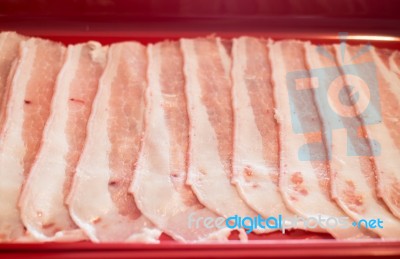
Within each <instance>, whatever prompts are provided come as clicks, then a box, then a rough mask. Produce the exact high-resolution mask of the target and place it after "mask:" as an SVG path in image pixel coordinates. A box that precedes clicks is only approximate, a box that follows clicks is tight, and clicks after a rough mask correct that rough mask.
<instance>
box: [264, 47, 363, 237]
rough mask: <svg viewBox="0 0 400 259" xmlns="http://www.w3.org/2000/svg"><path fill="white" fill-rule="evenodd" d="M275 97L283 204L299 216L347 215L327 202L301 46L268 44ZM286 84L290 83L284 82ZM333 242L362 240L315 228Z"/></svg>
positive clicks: (347, 232) (324, 160) (324, 162)
mask: <svg viewBox="0 0 400 259" xmlns="http://www.w3.org/2000/svg"><path fill="white" fill-rule="evenodd" d="M270 50H271V51H270V57H271V63H272V68H273V69H272V71H273V73H272V74H273V81H274V87H275V88H274V97H275V103H276V109H277V114H276V115H277V119H278V123H279V129H280V135H279V136H280V148H281V149H280V167H281V170H280V182H279V187H280V190H281V193H282V195H283V197H284V200H285V202H286V204H287V205H288V206H289V207H290V208H291V209H292V210H293V212H295V213H297V214H299V215H301V216H303V217H313V216H316V215H320V216H321V217H322V218H325V220H327V219H328V218H330V217H336V218H339V217H346V215H345V214H344V213H343V211H342V210H341V209H340V208H339V207H338V206H337V205H336V204H335V203H334V201H333V200H331V198H330V194H329V187H330V180H331V179H330V175H329V167H328V157H327V153H326V149H325V143H324V139H323V137H322V132H323V126H322V121H321V119H320V116H319V111H318V108H317V105H316V103H315V99H314V95H313V90H312V87H313V86H312V80H311V79H310V74H309V72H308V68H307V64H306V57H305V49H304V43H303V42H300V41H280V42H276V43H271V44H270ZM289 80H290V81H289ZM314 230H315V231H327V232H329V233H330V234H331V235H332V236H334V237H335V238H339V239H343V238H356V237H360V236H363V234H362V232H361V231H359V230H358V229H353V228H348V229H343V228H322V229H318V228H315V229H314Z"/></svg>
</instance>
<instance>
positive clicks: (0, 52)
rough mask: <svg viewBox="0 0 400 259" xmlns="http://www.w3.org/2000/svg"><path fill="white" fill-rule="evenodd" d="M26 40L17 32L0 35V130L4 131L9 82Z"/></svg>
mask: <svg viewBox="0 0 400 259" xmlns="http://www.w3.org/2000/svg"><path fill="white" fill-rule="evenodd" d="M23 40H26V38H25V37H24V36H22V35H19V34H17V33H15V32H1V33H0V130H1V129H2V127H3V126H2V125H3V119H4V114H5V110H6V105H7V98H8V93H9V86H10V85H11V84H10V83H7V80H8V79H9V80H11V79H12V78H9V75H10V77H12V76H13V73H14V70H15V67H16V65H17V61H18V60H17V59H18V51H19V44H20V43H21V42H22V41H23Z"/></svg>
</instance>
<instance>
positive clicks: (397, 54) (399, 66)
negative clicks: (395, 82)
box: [389, 50, 400, 77]
mask: <svg viewBox="0 0 400 259" xmlns="http://www.w3.org/2000/svg"><path fill="white" fill-rule="evenodd" d="M389 67H390V69H391V70H392V71H393V72H395V73H396V74H397V76H399V77H400V51H398V50H396V51H393V52H392V54H391V56H390V58H389Z"/></svg>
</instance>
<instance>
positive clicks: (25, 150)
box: [0, 38, 65, 240]
mask: <svg viewBox="0 0 400 259" xmlns="http://www.w3.org/2000/svg"><path fill="white" fill-rule="evenodd" d="M64 54H65V48H64V47H63V46H62V45H61V44H58V43H54V42H51V41H47V40H41V39H35V38H31V39H29V40H27V41H24V42H22V43H21V45H20V55H19V61H18V67H17V68H16V71H15V74H14V77H13V79H12V81H11V85H10V93H9V99H8V101H7V110H6V113H5V118H4V127H3V129H2V131H1V135H0V143H1V144H0V168H1V169H0V176H1V179H3V180H2V181H1V183H0V197H2V201H1V203H0V239H1V240H15V239H18V238H20V237H21V236H22V235H23V234H24V226H23V224H22V222H21V219H20V214H19V210H18V208H17V202H18V197H19V195H20V191H21V187H22V185H23V182H24V179H25V178H26V176H27V175H28V173H29V171H30V168H31V166H32V163H33V162H34V160H35V156H36V154H37V151H38V149H39V146H40V142H41V139H42V133H43V128H44V126H45V123H46V121H47V118H48V116H49V113H50V103H51V98H52V96H53V91H54V86H55V81H56V78H57V74H58V72H59V70H60V68H61V66H62V64H63V63H64V59H65V57H64V56H65V55H64ZM3 197H5V198H3Z"/></svg>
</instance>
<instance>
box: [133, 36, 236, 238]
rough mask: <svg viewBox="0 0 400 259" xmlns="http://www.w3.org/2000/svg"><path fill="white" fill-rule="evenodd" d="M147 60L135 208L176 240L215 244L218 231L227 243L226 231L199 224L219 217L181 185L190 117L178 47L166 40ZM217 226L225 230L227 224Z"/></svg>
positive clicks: (183, 175) (151, 46)
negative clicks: (144, 116) (144, 110)
mask: <svg viewBox="0 0 400 259" xmlns="http://www.w3.org/2000/svg"><path fill="white" fill-rule="evenodd" d="M148 57H149V68H148V70H147V73H148V80H149V95H148V98H149V101H148V106H147V112H146V114H147V115H146V132H145V136H144V141H143V147H142V150H141V153H140V156H139V160H138V163H137V167H136V171H135V175H134V180H133V182H132V186H131V191H132V193H133V194H134V196H135V199H136V204H137V205H138V207H139V209H140V211H142V212H143V214H144V215H146V216H147V217H148V218H149V219H150V220H151V221H152V222H154V223H155V224H156V225H157V227H159V228H160V229H161V230H163V231H164V232H165V233H167V234H169V235H170V236H172V237H173V238H174V239H175V240H178V241H183V242H188V241H189V242H190V241H201V240H209V239H215V238H219V237H218V234H217V233H218V232H220V234H221V235H220V238H222V239H225V240H227V238H226V235H227V234H229V231H226V228H225V230H224V229H223V228H222V229H221V230H220V229H219V228H217V227H216V226H213V227H210V228H207V227H205V226H204V224H200V223H197V222H198V219H200V218H201V217H202V218H205V217H210V218H213V219H215V220H217V218H218V217H219V216H218V215H217V214H215V213H214V212H212V211H210V210H209V209H207V208H205V207H204V206H203V205H202V204H201V203H200V202H199V201H198V200H197V198H196V196H195V195H194V193H193V191H192V190H191V188H190V187H189V186H188V185H186V184H185V182H186V178H187V152H188V146H189V117H188V113H187V106H186V97H185V78H184V75H183V56H182V53H181V49H180V44H179V42H168V41H166V42H162V43H157V44H155V45H149V46H148ZM221 219H223V218H221ZM220 223H221V224H220V225H221V227H223V226H225V221H223V222H220Z"/></svg>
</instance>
